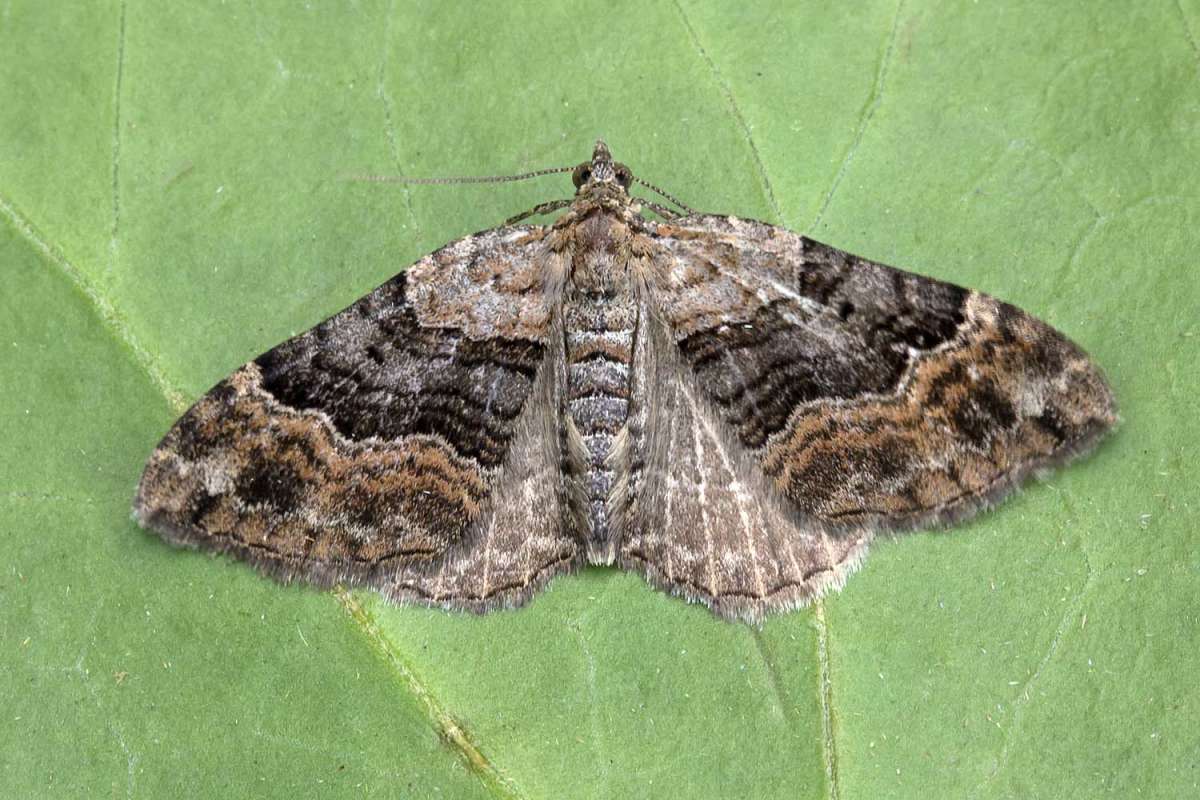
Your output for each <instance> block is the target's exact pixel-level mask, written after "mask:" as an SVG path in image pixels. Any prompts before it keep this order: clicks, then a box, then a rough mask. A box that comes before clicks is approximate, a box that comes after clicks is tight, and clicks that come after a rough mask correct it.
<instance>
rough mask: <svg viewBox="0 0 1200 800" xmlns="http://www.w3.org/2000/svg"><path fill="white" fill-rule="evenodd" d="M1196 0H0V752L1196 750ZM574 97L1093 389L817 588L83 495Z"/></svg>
mask: <svg viewBox="0 0 1200 800" xmlns="http://www.w3.org/2000/svg"><path fill="white" fill-rule="evenodd" d="M1198 39H1200V3H1197V2H1196V0H1180V2H1164V3H1160V4H1134V5H1129V4H1125V5H1120V6H1117V5H1112V6H1105V5H1102V4H1100V5H1097V4H1079V5H1077V6H1074V7H1070V8H1068V7H1066V6H1064V5H1063V4H1053V5H1051V4H998V3H975V2H966V1H965V0H963V1H962V2H949V1H948V2H941V3H933V2H929V3H919V2H915V1H914V2H899V3H897V2H894V1H893V2H875V1H874V0H871V2H865V3H855V4H841V5H836V6H835V5H832V4H827V3H818V2H804V3H786V4H785V3H780V4H778V5H775V6H773V7H771V6H761V5H760V6H755V7H753V8H745V7H742V4H737V5H735V4H718V3H712V4H700V3H697V2H690V1H688V0H681V2H678V3H672V2H666V3H661V4H654V5H651V6H646V5H644V4H637V5H635V4H631V3H612V2H606V3H600V2H593V3H586V4H570V6H568V5H567V4H533V3H504V4H471V5H469V6H468V5H467V4H442V3H430V4H419V5H418V4H407V3H383V2H359V3H353V4H347V5H345V6H341V5H338V6H335V5H333V4H330V3H310V4H306V5H304V6H299V5H297V4H284V3H249V2H246V3H238V2H229V3H222V4H189V5H183V4H158V3H130V4H128V5H126V4H125V3H120V4H118V3H115V2H114V3H100V2H97V3H86V4H65V3H64V4H46V3H35V2H29V0H12V1H11V2H7V3H4V4H3V7H2V8H0V109H3V111H2V112H0V274H2V275H3V277H4V283H3V289H0V352H2V353H3V357H2V358H0V442H3V445H4V446H3V447H2V448H0V563H2V564H3V565H4V569H3V573H0V711H2V716H0V753H2V754H3V757H2V758H0V795H3V796H6V797H8V796H12V797H27V796H55V797H57V796H83V795H93V794H94V795H110V794H111V795H116V796H122V795H123V796H126V797H170V796H201V797H205V796H214V797H224V796H230V795H238V796H241V795H247V794H250V795H254V796H295V795H301V796H306V795H309V794H318V793H319V794H321V795H322V796H353V797H359V796H379V797H396V796H404V797H437V796H444V797H474V796H481V797H488V796H499V797H519V798H542V797H546V798H557V797H626V796H633V797H679V796H682V797H732V796H745V797H797V796H799V797H830V798H834V797H836V798H868V797H872V798H873V797H881V796H884V797H968V798H1001V797H1056V798H1069V797H1081V798H1082V797H1095V796H1098V795H1101V794H1109V795H1112V796H1118V797H1125V796H1134V795H1135V794H1136V795H1137V796H1141V797H1171V798H1173V797H1180V796H1187V795H1191V794H1194V793H1196V791H1197V782H1198V781H1200V778H1198V771H1200V739H1198V738H1197V737H1196V735H1195V731H1196V730H1197V729H1200V695H1198V694H1197V692H1196V691H1195V687H1194V683H1195V681H1194V676H1195V674H1196V672H1197V667H1198V666H1200V663H1198V659H1197V655H1196V654H1197V653H1198V652H1200V624H1198V620H1197V610H1196V608H1197V606H1196V597H1197V589H1198V588H1200V586H1198V584H1200V581H1198V578H1200V557H1198V556H1197V548H1196V547H1195V546H1194V543H1193V542H1194V536H1195V531H1196V530H1197V527H1198V523H1200V519H1198V516H1197V500H1196V490H1195V474H1194V464H1195V463H1196V462H1197V459H1198V458H1200V447H1198V443H1200V422H1198V420H1200V407H1198V404H1197V401H1196V397H1197V396H1200V379H1198V377H1197V376H1198V375H1200V358H1198V357H1197V348H1198V347H1200V313H1198V311H1197V310H1198V309H1200V280H1198V279H1197V275H1198V274H1200V269H1198V268H1200V264H1198V263H1197V256H1196V241H1197V238H1196V233H1195V232H1196V230H1198V229H1200V196H1198V195H1197V192H1196V186H1197V185H1200V166H1198V165H1200V88H1198V87H1200V81H1198V78H1200V47H1198V46H1197V40H1198ZM597 136H604V137H605V138H606V139H607V140H608V142H609V144H610V145H611V147H612V149H613V151H614V153H615V154H616V155H617V157H618V158H620V159H621V160H622V161H625V162H626V163H628V164H630V165H631V166H632V167H633V169H634V170H635V171H636V172H637V173H638V174H639V175H640V176H642V177H645V178H647V179H649V180H651V181H653V182H655V183H659V184H661V185H663V186H664V187H665V188H667V189H668V190H669V191H671V192H673V193H675V194H677V195H678V196H680V197H681V198H683V199H684V200H685V201H687V202H688V203H689V204H691V205H694V206H696V207H698V208H702V209H706V210H713V211H726V212H730V213H736V214H738V215H741V216H747V217H758V218H763V219H767V220H770V221H773V222H778V223H781V224H784V225H787V226H788V227H791V228H793V229H796V230H800V231H804V232H808V233H810V234H812V235H814V236H816V237H817V238H820V239H822V240H824V241H828V242H830V243H832V244H835V245H837V246H839V247H843V248H846V249H849V250H851V251H854V252H858V253H861V254H863V255H865V256H868V257H872V258H875V259H878V260H881V261H885V262H887V263H892V264H896V265H899V266H901V267H904V268H908V269H912V270H914V271H918V272H923V273H926V274H931V275H935V276H937V277H941V278H946V279H949V280H953V281H955V282H957V283H961V284H964V285H968V286H972V287H976V288H979V289H982V290H985V291H988V292H991V293H993V294H996V295H998V296H1000V297H1003V298H1005V299H1007V300H1010V301H1012V302H1015V303H1017V304H1019V305H1021V306H1022V307H1024V308H1026V309H1028V310H1029V311H1031V312H1033V313H1035V314H1037V315H1038V316H1041V317H1042V318H1044V319H1046V320H1048V321H1049V322H1051V323H1052V324H1054V325H1055V326H1056V327H1058V328H1060V329H1062V330H1064V331H1066V332H1067V333H1068V334H1069V335H1070V336H1072V337H1073V338H1074V339H1076V340H1077V341H1078V342H1080V343H1081V344H1082V345H1083V346H1084V347H1085V348H1086V349H1088V350H1089V352H1091V353H1092V354H1093V356H1094V357H1095V358H1096V359H1097V361H1098V362H1099V363H1100V364H1102V365H1103V366H1104V367H1105V368H1106V370H1107V372H1108V374H1109V376H1110V378H1111V380H1112V383H1113V385H1114V387H1115V390H1116V392H1117V396H1118V399H1119V400H1120V402H1121V407H1122V414H1123V418H1124V424H1123V426H1122V428H1121V429H1120V431H1119V432H1118V433H1117V434H1116V435H1115V436H1114V437H1113V438H1112V439H1111V440H1109V441H1108V442H1107V443H1105V445H1103V446H1102V447H1101V449H1100V450H1099V452H1098V453H1097V454H1096V455H1095V456H1093V457H1092V458H1090V459H1088V460H1087V461H1085V462H1083V463H1081V464H1078V465H1075V466H1072V467H1070V468H1068V469H1067V470H1064V471H1062V472H1060V473H1056V474H1054V475H1053V476H1051V477H1050V478H1048V479H1047V480H1046V481H1044V482H1042V483H1038V484H1035V485H1033V486H1031V487H1030V488H1029V489H1028V490H1027V491H1025V492H1023V493H1021V494H1019V495H1018V496H1017V497H1015V498H1013V499H1012V500H1010V501H1008V502H1007V503H1005V504H1004V506H1003V507H1001V508H1000V509H997V510H996V511H994V512H992V513H989V514H987V515H984V516H983V517H981V518H979V519H977V520H976V521H974V522H972V523H970V524H967V525H964V526H961V528H960V529H957V530H956V531H954V532H953V533H927V534H917V535H912V536H909V537H905V538H904V539H902V540H897V541H883V542H880V543H878V544H877V545H876V546H875V548H874V552H873V553H872V555H871V557H870V558H869V559H868V562H867V565H866V567H865V568H864V569H863V570H862V571H861V572H860V573H859V574H858V575H856V576H854V577H853V578H852V579H851V580H850V583H849V585H848V586H847V588H846V589H845V591H844V592H842V593H841V594H839V595H835V596H831V597H829V598H827V599H826V600H825V601H824V602H823V604H821V606H819V607H817V608H814V609H807V610H803V611H798V612H795V613H792V614H789V615H786V616H782V617H777V618H772V619H771V620H769V621H768V622H767V623H766V625H765V626H764V627H763V628H762V629H761V630H756V629H753V628H750V627H746V626H742V625H733V624H728V623H724V622H721V621H719V620H717V619H716V618H714V617H712V616H711V615H710V614H709V613H708V612H706V611H704V610H703V609H700V608H697V607H694V606H688V605H686V604H684V603H683V602H681V601H679V600H676V599H672V598H669V597H666V596H664V595H662V594H660V593H658V592H655V591H653V590H651V589H650V588H648V587H647V586H646V585H645V584H644V583H643V582H642V581H641V580H640V579H638V578H636V577H633V576H629V575H625V574H621V573H619V572H617V571H614V570H610V569H590V570H588V571H586V572H585V573H583V574H582V575H578V576H573V577H569V578H563V579H559V580H557V581H555V582H554V583H553V584H552V585H551V587H550V588H549V590H548V591H546V592H545V593H544V594H543V595H542V596H540V597H539V598H538V599H536V600H535V601H534V602H533V603H532V604H531V605H530V606H529V607H527V608H526V609H523V610H521V611H518V612H508V613H497V614H493V615H489V616H487V617H482V618H480V617H474V616H468V615H460V614H448V613H443V612H436V611H428V610H423V609H412V608H406V609H397V608H392V607H388V606H385V605H383V604H382V603H381V602H379V600H378V599H377V598H376V596H374V595H373V594H371V593H357V592H356V593H344V592H342V593H336V592H335V593H323V592H317V591H313V590H309V589H304V588H299V587H291V588H285V587H281V586H278V585H276V584H274V583H272V582H269V581H266V580H264V579H261V578H259V577H258V576H256V575H255V574H254V573H253V572H252V571H251V570H249V569H247V568H245V567H244V566H242V565H239V564H234V563H232V562H229V561H227V560H224V559H219V558H212V557H208V556H205V555H201V554H195V553H183V552H178V551H174V550H171V549H170V548H168V547H167V546H165V545H164V544H162V543H161V542H160V541H159V540H158V539H157V538H156V537H153V536H150V535H146V534H145V533H143V532H141V531H140V530H139V529H138V528H137V527H136V526H135V525H134V524H133V523H132V522H131V520H130V517H129V503H130V499H131V496H132V492H133V487H134V485H135V483H136V480H137V477H138V474H139V471H140V468H141V464H142V462H143V460H144V459H145V457H146V456H147V455H148V454H149V451H150V449H151V448H152V447H153V445H154V443H155V442H156V441H157V439H158V438H159V437H160V436H161V435H162V433H163V432H164V431H165V429H166V427H167V426H168V425H169V424H170V421H171V420H172V419H173V418H174V416H175V415H176V414H178V413H179V412H180V411H181V410H182V408H183V407H185V406H186V403H187V402H190V401H191V400H193V399H195V398H196V397H197V396H198V395H199V394H200V393H202V392H203V391H204V390H205V389H207V388H208V387H209V386H210V385H211V384H212V383H214V382H215V381H216V380H218V379H219V378H221V377H222V376H223V375H225V374H226V373H227V372H229V371H230V370H231V369H232V368H233V367H235V366H236V365H238V364H240V363H242V362H243V361H245V360H247V359H248V358H251V357H253V356H254V355H256V354H257V353H259V352H261V351H262V350H264V349H266V348H267V347H269V346H271V345H273V344H275V343H276V342H278V341H280V340H281V339H283V338H285V337H287V336H289V335H291V334H292V333H295V332H298V331H300V330H303V329H304V328H307V327H309V326H310V325H312V324H313V323H315V322H316V321H318V320H319V319H321V318H322V317H323V316H325V315H327V314H329V313H331V312H333V311H335V310H337V309H339V308H341V307H342V306H344V305H346V304H347V303H349V302H351V301H352V300H353V299H355V298H356V297H357V296H359V295H361V294H363V293H364V292H365V291H367V290H368V289H370V288H371V287H373V286H375V285H376V284H378V283H380V282H382V281H383V280H384V279H386V278H387V277H388V276H390V275H391V274H393V273H395V272H397V271H399V270H400V269H402V268H403V267H404V266H405V265H407V264H409V263H411V262H412V261H413V260H414V259H415V258H417V257H418V256H420V255H421V254H422V253H424V252H427V251H429V250H432V249H433V248H435V247H437V246H439V245H440V244H442V243H444V242H445V241H448V240H450V239H452V238H456V237H458V236H462V235H464V234H467V233H469V232H472V231H475V230H479V229H482V228H485V227H491V226H494V225H496V224H498V223H499V222H500V221H501V220H503V219H504V218H505V217H507V216H509V215H511V214H514V213H517V212H519V211H522V210H524V209H526V208H528V207H531V206H533V205H534V204H535V203H537V202H539V201H542V200H547V199H553V198H556V197H562V196H566V195H567V194H568V193H569V192H570V187H569V185H567V184H566V183H565V182H564V181H563V180H562V179H561V176H559V177H550V178H546V179H543V180H540V181H531V182H527V183H520V184H505V185H498V186H497V185H492V186H450V187H436V186H427V187H415V186H414V187H400V186H379V185H375V184H366V183H353V182H346V181H343V180H340V178H341V177H342V176H344V175H347V174H351V173H360V172H371V173H385V174H388V173H404V174H412V175H444V174H472V173H476V174H494V173H504V172H515V171H519V170H524V169H530V168H537V167H542V166H549V165H560V164H572V163H576V162H578V161H580V160H582V159H584V158H586V157H587V155H588V154H589V152H590V148H591V144H592V141H593V140H594V139H595V138H596V137H597Z"/></svg>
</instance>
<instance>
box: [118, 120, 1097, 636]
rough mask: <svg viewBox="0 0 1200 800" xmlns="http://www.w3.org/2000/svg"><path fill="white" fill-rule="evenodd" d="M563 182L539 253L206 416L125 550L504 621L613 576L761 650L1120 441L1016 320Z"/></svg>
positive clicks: (927, 283) (506, 256)
mask: <svg viewBox="0 0 1200 800" xmlns="http://www.w3.org/2000/svg"><path fill="white" fill-rule="evenodd" d="M573 178H574V183H575V186H576V193H575V196H574V199H573V200H572V201H570V202H569V203H567V202H563V203H558V204H546V206H544V207H543V208H549V207H564V206H565V207H567V210H566V211H565V213H563V214H562V216H561V217H559V218H558V219H557V220H556V221H555V222H554V223H553V224H551V225H547V226H539V225H516V224H510V225H506V226H503V227H500V228H496V229H493V230H489V231H484V232H482V233H476V234H474V235H472V236H468V237H466V238H464V239H460V240H458V241H455V242H452V243H450V244H448V245H446V246H445V247H443V248H442V249H441V250H438V251H437V252H435V253H433V254H432V255H429V256H426V257H425V258H423V259H421V260H420V261H418V262H417V263H416V264H414V265H413V266H412V267H410V268H409V269H407V270H406V271H404V272H402V273H400V274H399V275H397V276H396V277H394V278H392V279H391V280H390V281H388V282H387V283H385V284H383V285H382V286H380V287H379V288H377V289H375V290H374V291H373V292H371V293H370V294H368V295H367V296H365V297H363V298H362V299H361V300H359V301H358V302H356V303H355V304H353V305H352V306H350V307H349V308H347V309H345V310H344V311H342V312H340V313H338V314H336V315H334V316H333V317H331V318H329V319H327V320H325V321H324V322H322V323H321V324H319V325H317V326H316V327H315V328H313V329H312V330H309V331H308V332H306V333H303V334H301V335H299V336H297V337H295V338H294V339H290V340H289V341H286V342H284V343H283V344H281V345H279V346H278V347H276V348H274V349H273V350H270V351H268V352H267V353H265V354H263V355H262V356H259V357H258V358H257V359H255V360H254V361H251V362H250V363H248V364H246V365H244V366H243V367H241V368H240V369H238V370H237V371H236V372H234V373H233V374H232V375H230V376H229V377H228V378H226V379H225V380H223V381H221V382H220V383H219V384H217V385H216V386H215V387H214V388H213V389H212V390H211V391H209V392H208V393H207V394H206V395H204V396H203V397H202V398H200V400H199V402H197V403H196V404H195V405H194V406H193V407H192V408H191V409H190V410H189V411H188V412H187V413H186V414H184V416H183V417H182V418H181V419H180V420H179V421H178V422H177V423H176V424H175V426H174V427H173V428H172V429H171V430H170V432H169V433H167V435H166V437H165V438H164V439H163V441H162V442H161V444H159V446H158V448H157V449H156V450H155V451H154V453H153V454H152V455H151V457H150V460H149V462H148V463H147V465H146V469H145V473H144V474H143V475H142V479H141V483H140V485H139V487H138V490H137V497H136V500H135V503H134V511H135V514H136V517H137V519H138V520H139V521H140V522H141V523H142V524H143V525H144V526H146V527H149V528H152V529H154V530H156V531H158V532H159V533H161V534H162V535H163V536H164V537H165V538H166V539H167V540H168V541H170V542H172V543H175V544H179V545H187V546H192V547H201V548H205V549H210V550H215V551H219V552H223V553H229V554H232V555H234V556H236V557H238V558H241V559H244V560H246V561H248V562H250V563H251V564H253V565H254V566H256V567H257V568H259V569H260V570H261V571H263V572H265V573H267V574H269V575H272V576H275V577H277V578H280V579H282V580H285V581H291V580H304V581H308V582H311V583H315V584H318V585H331V584H334V583H338V582H343V583H346V584H350V585H362V586H371V587H374V588H376V589H378V590H379V591H380V592H382V593H383V595H384V596H385V597H387V598H388V599H389V600H391V601H393V602H397V603H404V602H417V603H423V604H427V605H434V606H442V607H445V608H453V609H469V610H472V611H477V612H483V611H488V610H490V609H493V608H498V607H509V606H518V605H521V604H523V603H525V602H526V601H527V600H528V599H529V598H530V597H531V596H532V595H533V594H534V593H535V592H536V591H537V590H538V589H539V588H540V587H542V586H543V585H545V584H546V582H547V581H549V580H550V579H551V578H553V577H554V576H556V575H560V574H563V573H567V572H571V571H573V570H577V569H579V568H580V567H582V566H584V565H585V564H614V563H615V564H618V565H620V566H621V567H625V568H627V569H632V570H635V571H637V572H639V573H640V574H642V575H644V576H645V577H646V578H647V579H648V580H649V581H650V582H651V583H653V584H654V585H655V586H658V587H660V588H662V589H665V590H667V591H669V592H671V593H673V594H677V595H682V596H683V597H685V598H687V599H688V600H692V601H696V602H700V603H703V604H705V605H706V606H708V607H709V608H711V609H712V610H713V611H714V612H716V613H717V614H719V615H721V616H723V617H727V618H741V619H745V620H751V621H756V620H759V619H761V618H762V616H763V615H764V614H766V613H768V612H771V611H778V610H783V609H789V608H793V607H795V606H798V605H802V604H804V603H806V602H809V601H811V600H812V599H813V598H816V597H819V596H820V595H821V594H822V593H824V592H826V591H828V590H829V589H830V588H833V587H840V586H841V585H842V584H843V583H844V581H845V580H846V576H847V575H848V574H849V573H850V572H851V571H852V570H853V569H854V568H855V566H856V565H857V564H859V563H860V562H861V560H862V558H863V556H864V555H865V554H866V551H867V547H868V545H869V544H870V542H871V539H872V537H873V536H874V535H875V534H876V533H878V532H880V531H885V530H903V529H910V528H918V527H923V526H930V525H938V524H944V523H949V522H953V521H955V520H959V519H962V518H964V517H967V516H969V515H971V514H973V513H975V512H977V511H979V510H981V509H983V508H986V507H988V506H989V505H990V504H992V503H995V502H996V501H998V500H999V499H1000V498H1001V497H1003V496H1004V495H1005V494H1006V493H1007V492H1009V491H1010V490H1011V489H1013V488H1014V487H1015V486H1017V485H1018V484H1019V483H1020V482H1021V481H1022V480H1023V479H1025V478H1026V477H1027V476H1029V475H1030V474H1032V473H1034V472H1036V471H1038V470H1040V469H1043V468H1047V467H1050V466H1054V465H1057V464H1059V463H1061V462H1063V461H1066V460H1068V459H1070V458H1071V457H1073V456H1076V455H1079V454H1081V453H1083V452H1084V451H1086V450H1088V449H1089V448H1091V447H1092V446H1093V445H1094V444H1095V443H1096V442H1097V440H1098V439H1100V438H1101V437H1102V435H1103V434H1104V433H1105V432H1106V431H1108V430H1109V429H1110V428H1111V427H1112V426H1113V424H1114V423H1115V422H1116V410H1115V405H1114V401H1113V396H1112V393H1111V391H1110V390H1109V388H1108V385H1107V384H1106V383H1105V380H1104V378H1103V376H1102V375H1101V373H1100V371H1099V370H1098V369H1097V368H1096V366H1095V365H1094V364H1093V363H1092V362H1091V361H1090V360H1089V359H1088V357H1087V356H1086V355H1085V354H1084V353H1083V351H1081V350H1080V349H1079V348H1078V347H1077V346H1076V345H1074V344H1073V343H1072V342H1070V341H1069V340H1067V338H1066V337H1064V336H1063V335H1062V334H1060V333H1058V332H1057V331H1055V330H1054V329H1053V328H1051V327H1049V326H1048V325H1046V324H1045V323H1043V322H1041V321H1039V320H1037V319H1035V318H1033V317H1031V316H1030V315H1028V314H1026V313H1025V312H1023V311H1021V310H1019V309H1017V308H1014V307H1013V306H1011V305H1008V304H1006V303H1003V302H1001V301H999V300H996V299H994V298H992V297H989V296H987V295H984V294H980V293H979V292H974V291H971V290H968V289H963V288H960V287H958V286H954V285H951V284H947V283H942V282H940V281H936V280H932V279H930V278H925V277H921V276H919V275H913V274H911V273H908V272H902V271H900V270H896V269H893V268H891V267H888V266H884V265H882V264H877V263H874V262H871V261H868V260H866V259H863V258H859V257H857V256H853V255H851V254H849V253H846V252H843V251H841V250H838V249H836V248H833V247H830V246H828V245H825V244H821V243H819V242H815V241H813V240H811V239H808V238H806V237H804V236H800V235H797V234H795V233H792V232H790V231H787V230H784V229H782V228H778V227H774V226H771V225H767V224H764V223H761V222H754V221H750V220H745V219H738V218H736V217H727V216H714V215H707V214H694V213H693V214H688V215H686V216H677V215H674V214H672V213H671V212H669V211H666V210H665V209H662V208H661V207H656V210H658V211H659V212H660V216H662V217H663V220H662V221H652V220H649V219H647V218H645V217H643V216H642V215H641V213H640V212H641V211H642V208H643V205H649V203H648V201H642V200H639V199H638V198H635V197H633V196H632V195H631V192H630V187H631V185H632V184H633V182H634V180H635V179H634V178H633V176H632V174H631V173H630V172H629V170H628V168H626V167H625V166H624V165H623V164H620V163H617V162H615V161H613V159H612V157H611V155H610V154H609V151H608V149H607V148H606V147H605V145H604V143H603V142H599V143H597V145H596V149H595V152H594V154H593V156H592V158H591V160H590V161H587V162H584V163H583V164H580V165H579V166H578V167H576V168H575V171H574V174H573Z"/></svg>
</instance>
